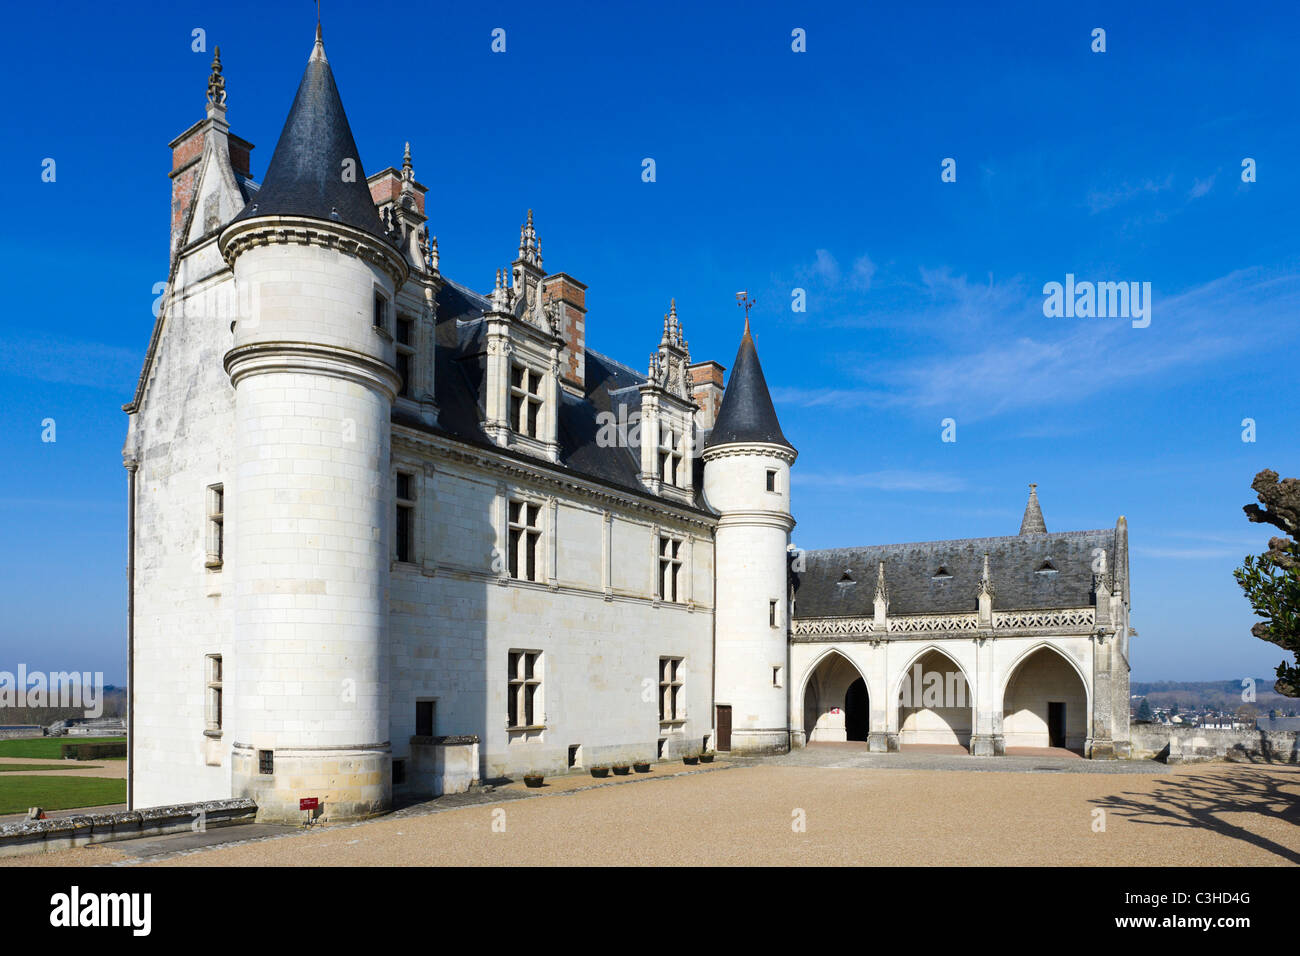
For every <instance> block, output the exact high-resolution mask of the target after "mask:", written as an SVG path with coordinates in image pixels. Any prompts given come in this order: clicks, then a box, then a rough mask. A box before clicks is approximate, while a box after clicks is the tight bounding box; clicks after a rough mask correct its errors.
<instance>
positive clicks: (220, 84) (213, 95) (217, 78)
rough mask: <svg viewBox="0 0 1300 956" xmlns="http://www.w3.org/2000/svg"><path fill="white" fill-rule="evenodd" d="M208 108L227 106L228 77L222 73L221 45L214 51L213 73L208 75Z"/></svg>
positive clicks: (216, 108)
mask: <svg viewBox="0 0 1300 956" xmlns="http://www.w3.org/2000/svg"><path fill="white" fill-rule="evenodd" d="M208 108H209V109H210V110H214V109H215V110H225V108H226V78H225V77H224V76H222V75H221V47H216V48H214V49H213V51H212V73H211V75H209V76H208Z"/></svg>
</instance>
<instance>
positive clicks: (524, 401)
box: [510, 362, 542, 438]
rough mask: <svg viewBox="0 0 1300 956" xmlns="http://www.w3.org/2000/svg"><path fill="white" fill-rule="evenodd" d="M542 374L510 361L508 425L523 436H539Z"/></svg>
mask: <svg viewBox="0 0 1300 956" xmlns="http://www.w3.org/2000/svg"><path fill="white" fill-rule="evenodd" d="M541 416H542V375H541V373H540V372H538V371H537V370H535V369H531V368H529V367H528V366H527V365H521V364H519V363H517V362H516V363H512V368H511V370H510V427H511V428H513V429H514V431H515V434H517V435H522V436H523V437H525V438H540V437H541V433H540V430H539V424H540V421H541Z"/></svg>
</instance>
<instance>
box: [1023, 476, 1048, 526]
mask: <svg viewBox="0 0 1300 956" xmlns="http://www.w3.org/2000/svg"><path fill="white" fill-rule="evenodd" d="M1037 488H1038V486H1037V485H1030V486H1029V502H1028V503H1027V504H1026V505H1025V517H1024V520H1022V521H1021V522H1020V533H1021V534H1047V522H1045V521H1044V520H1043V509H1042V508H1040V507H1039V505H1038V491H1037Z"/></svg>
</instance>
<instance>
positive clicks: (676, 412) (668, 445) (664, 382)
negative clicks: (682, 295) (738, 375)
mask: <svg viewBox="0 0 1300 956" xmlns="http://www.w3.org/2000/svg"><path fill="white" fill-rule="evenodd" d="M690 363H691V353H690V349H689V347H688V346H687V344H686V339H685V337H684V336H683V335H682V327H681V323H680V322H679V321H678V318H677V302H676V300H673V301H672V302H671V304H670V305H669V309H668V314H667V315H665V316H664V327H663V336H662V337H661V338H660V341H659V349H658V351H655V352H652V353H650V364H649V368H648V371H647V372H646V383H645V384H644V385H642V386H641V387H640V391H641V436H642V438H641V482H642V484H644V485H645V487H646V490H648V491H651V492H653V493H655V494H661V495H664V496H665V497H668V498H673V499H675V500H677V501H681V502H689V501H690V500H691V499H692V498H693V497H694V487H693V484H694V469H693V468H692V467H691V458H692V456H693V455H694V442H693V437H694V434H695V432H694V428H695V411H696V408H695V401H694V398H693V397H692V388H691V382H690Z"/></svg>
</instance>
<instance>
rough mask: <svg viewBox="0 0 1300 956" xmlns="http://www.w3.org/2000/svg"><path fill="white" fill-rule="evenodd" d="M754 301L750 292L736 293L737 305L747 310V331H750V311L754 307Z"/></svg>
mask: <svg viewBox="0 0 1300 956" xmlns="http://www.w3.org/2000/svg"><path fill="white" fill-rule="evenodd" d="M753 304H754V300H753V299H751V298H750V297H749V292H748V291H746V290H743V289H742V290H741V291H740V292H737V293H736V305H738V306H740V307H741V308H742V309H744V310H745V331H746V332H748V331H749V310H750V307H751V306H753Z"/></svg>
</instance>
